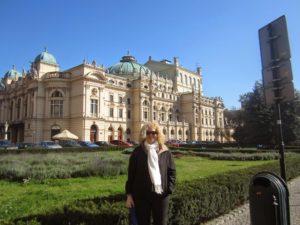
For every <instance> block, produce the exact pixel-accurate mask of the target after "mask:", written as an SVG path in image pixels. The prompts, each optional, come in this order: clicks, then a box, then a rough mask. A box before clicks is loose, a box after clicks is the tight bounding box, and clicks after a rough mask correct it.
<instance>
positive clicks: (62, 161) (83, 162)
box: [0, 152, 128, 181]
mask: <svg viewBox="0 0 300 225" xmlns="http://www.w3.org/2000/svg"><path fill="white" fill-rule="evenodd" d="M127 161H128V159H127V156H124V155H122V154H119V155H116V156H112V155H111V154H106V153H103V152H101V153H99V152H89V153H85V152H79V153H72V152H67V153H64V154H59V153H48V154H38V153H37V154H29V153H22V154H17V155H16V154H7V155H0V179H7V180H12V181H23V180H24V179H35V180H44V179H49V178H71V177H86V176H117V175H120V174H124V173H125V172H126V170H127V168H126V167H127Z"/></svg>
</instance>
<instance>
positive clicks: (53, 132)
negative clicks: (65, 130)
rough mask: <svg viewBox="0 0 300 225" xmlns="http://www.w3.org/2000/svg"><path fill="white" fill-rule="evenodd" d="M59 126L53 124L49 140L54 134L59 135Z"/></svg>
mask: <svg viewBox="0 0 300 225" xmlns="http://www.w3.org/2000/svg"><path fill="white" fill-rule="evenodd" d="M60 130H61V128H60V126H59V125H57V124H54V125H52V126H51V136H50V139H51V140H53V138H52V137H53V136H54V135H56V134H59V133H60Z"/></svg>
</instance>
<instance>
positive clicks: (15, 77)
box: [4, 65, 22, 80]
mask: <svg viewBox="0 0 300 225" xmlns="http://www.w3.org/2000/svg"><path fill="white" fill-rule="evenodd" d="M21 76H22V74H21V73H20V72H19V71H17V70H16V68H15V65H13V68H12V69H11V70H9V71H7V72H6V73H5V75H4V77H5V78H10V79H12V80H18V79H19V77H21Z"/></svg>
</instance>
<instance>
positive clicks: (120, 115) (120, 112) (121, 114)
mask: <svg viewBox="0 0 300 225" xmlns="http://www.w3.org/2000/svg"><path fill="white" fill-rule="evenodd" d="M119 118H123V109H119Z"/></svg>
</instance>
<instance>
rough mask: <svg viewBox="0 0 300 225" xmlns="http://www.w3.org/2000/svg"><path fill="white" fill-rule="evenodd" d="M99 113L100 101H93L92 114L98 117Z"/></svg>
mask: <svg viewBox="0 0 300 225" xmlns="http://www.w3.org/2000/svg"><path fill="white" fill-rule="evenodd" d="M97 113H98V100H96V99H91V114H92V115H93V116H96V115H97Z"/></svg>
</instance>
